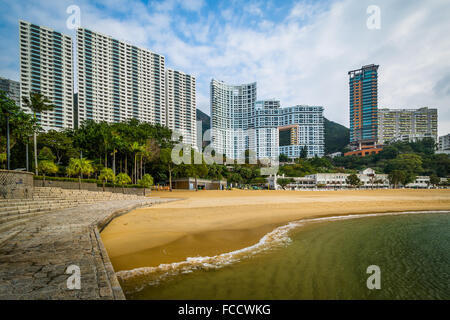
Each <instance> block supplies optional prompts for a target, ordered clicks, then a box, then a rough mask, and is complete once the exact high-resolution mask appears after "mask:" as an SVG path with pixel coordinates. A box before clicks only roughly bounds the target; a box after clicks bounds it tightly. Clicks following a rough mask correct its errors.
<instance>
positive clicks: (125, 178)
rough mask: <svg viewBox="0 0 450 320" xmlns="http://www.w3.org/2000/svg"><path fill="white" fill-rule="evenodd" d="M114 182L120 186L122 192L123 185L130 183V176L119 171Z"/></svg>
mask: <svg viewBox="0 0 450 320" xmlns="http://www.w3.org/2000/svg"><path fill="white" fill-rule="evenodd" d="M116 183H117V184H118V185H119V186H121V187H122V193H125V188H124V185H126V184H129V183H131V178H130V176H129V175H128V174H126V173H123V172H122V173H119V174H118V175H117V176H116Z"/></svg>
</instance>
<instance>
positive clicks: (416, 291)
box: [117, 212, 450, 299]
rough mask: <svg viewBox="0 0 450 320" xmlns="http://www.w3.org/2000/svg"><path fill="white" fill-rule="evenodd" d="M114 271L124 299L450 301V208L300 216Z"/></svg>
mask: <svg viewBox="0 0 450 320" xmlns="http://www.w3.org/2000/svg"><path fill="white" fill-rule="evenodd" d="M370 265H377V266H379V267H380V270H381V274H380V279H381V289H379V290H378V289H373V290H370V289H368V288H367V285H366V281H367V278H368V277H369V276H370V274H367V268H368V266H370ZM117 275H118V278H119V280H120V282H121V284H122V286H123V288H124V290H125V294H126V296H127V298H128V299H450V212H415V213H395V214H389V213H383V214H373V215H350V216H339V217H326V218H316V219H304V220H299V221H295V222H291V223H289V224H287V225H285V226H281V227H279V228H276V229H275V230H273V231H272V232H270V233H268V234H266V235H265V236H264V237H263V238H262V239H261V240H260V241H259V242H258V243H256V244H255V245H253V246H251V247H247V248H243V249H241V250H237V251H233V252H229V253H224V254H221V255H218V256H214V257H193V258H189V259H187V260H186V261H182V262H178V263H172V264H167V265H160V266H158V267H149V268H138V269H134V270H129V271H120V272H118V273H117Z"/></svg>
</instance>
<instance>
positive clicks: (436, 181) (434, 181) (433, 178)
mask: <svg viewBox="0 0 450 320" xmlns="http://www.w3.org/2000/svg"><path fill="white" fill-rule="evenodd" d="M440 182H441V179H440V178H439V177H438V176H437V175H436V174H432V175H431V176H430V184H432V185H433V186H434V187H436V186H437V185H438V184H439V183H440Z"/></svg>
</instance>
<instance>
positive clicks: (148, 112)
mask: <svg viewBox="0 0 450 320" xmlns="http://www.w3.org/2000/svg"><path fill="white" fill-rule="evenodd" d="M77 55H78V58H77V61H78V119H79V123H80V124H81V123H82V122H83V121H85V120H94V121H106V122H122V121H125V120H128V119H132V118H135V119H138V120H139V121H142V122H149V123H153V124H157V123H158V124H161V125H166V121H167V119H166V108H167V106H166V94H165V61H164V56H161V55H159V54H156V53H153V52H151V51H149V50H146V49H141V48H138V47H136V46H133V45H131V44H128V43H125V42H123V41H118V40H115V39H113V38H111V37H109V36H106V35H102V34H100V33H97V32H93V31H90V30H87V29H84V28H80V29H78V31H77Z"/></svg>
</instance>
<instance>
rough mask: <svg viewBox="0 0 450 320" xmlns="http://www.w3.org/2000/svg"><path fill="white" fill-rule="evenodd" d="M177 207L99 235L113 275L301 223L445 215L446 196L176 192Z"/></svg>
mask: <svg viewBox="0 0 450 320" xmlns="http://www.w3.org/2000/svg"><path fill="white" fill-rule="evenodd" d="M152 196H154V197H161V198H166V197H167V198H174V197H175V198H183V200H181V201H177V202H171V203H166V204H161V205H157V206H154V207H151V208H143V209H137V210H134V211H132V212H130V213H128V214H126V215H123V216H121V217H119V218H117V219H115V220H113V221H112V222H111V223H110V225H108V227H107V228H106V229H105V230H104V231H103V232H102V233H101V237H102V239H103V242H104V244H105V247H106V249H107V251H108V254H109V257H110V259H111V262H112V264H113V266H114V269H115V271H120V270H131V269H134V268H139V267H148V266H158V265H160V264H162V263H172V262H178V261H183V260H185V259H186V258H188V257H196V256H213V255H217V254H220V253H224V252H229V251H233V250H237V249H241V248H245V247H248V246H250V245H253V244H255V243H257V242H258V241H259V239H260V238H261V237H262V236H264V235H265V234H266V233H268V232H270V231H272V230H273V229H274V228H275V227H277V226H280V225H284V224H286V223H287V222H290V221H294V220H299V219H302V218H307V217H308V218H309V217H319V216H335V215H347V214H363V213H382V212H400V211H421V210H450V190H355V191H353V190H352V191H348V190H345V191H320V192H319V191H316V192H314V191H250V190H248V191H246V190H233V191H198V192H195V191H174V192H154V193H153V194H152Z"/></svg>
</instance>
